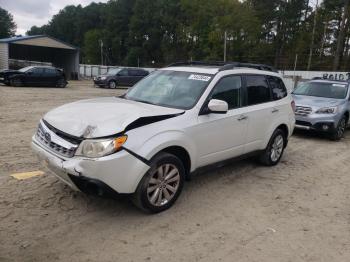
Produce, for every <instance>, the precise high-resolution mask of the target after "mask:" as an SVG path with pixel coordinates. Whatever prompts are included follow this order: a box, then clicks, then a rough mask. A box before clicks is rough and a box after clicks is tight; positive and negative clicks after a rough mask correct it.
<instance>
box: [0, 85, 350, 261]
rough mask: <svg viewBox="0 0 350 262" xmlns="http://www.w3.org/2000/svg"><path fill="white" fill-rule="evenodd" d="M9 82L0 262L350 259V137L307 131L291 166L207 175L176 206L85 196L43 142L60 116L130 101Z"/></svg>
mask: <svg viewBox="0 0 350 262" xmlns="http://www.w3.org/2000/svg"><path fill="white" fill-rule="evenodd" d="M121 92H124V91H121V90H106V89H96V88H93V87H92V86H91V84H89V83H88V82H72V83H70V85H69V87H68V88H67V89H49V88H12V87H5V86H0V137H1V140H0V261H1V262H3V261H21V262H22V261H24V262H26V261H167V262H170V261H256V262H271V261H278V262H280V261H281V262H284V261H285V262H298V261H317V262H320V261H327V262H329V261H332V262H334V261H344V262H345V261H350V201H349V200H350V190H349V188H350V172H349V169H350V132H349V131H348V134H347V135H348V138H346V139H343V140H342V141H341V142H331V141H329V140H327V139H326V138H323V137H320V136H316V135H312V134H305V133H298V134H296V135H294V136H293V137H292V139H291V141H290V144H289V147H288V148H287V151H286V154H285V155H284V157H283V160H282V162H281V164H280V165H278V166H276V167H273V168H266V167H261V166H258V165H257V164H255V163H254V162H253V161H251V160H245V161H240V162H235V163H232V164H231V165H229V166H226V167H222V168H219V169H217V170H213V171H210V172H207V173H204V174H200V175H198V176H196V177H195V178H194V179H193V181H191V182H189V183H187V184H186V185H185V188H184V191H183V194H182V196H181V197H180V198H179V200H178V202H177V203H176V205H175V206H174V207H173V208H172V209H170V210H169V211H167V212H165V213H162V214H158V215H146V214H144V213H140V212H139V211H138V210H137V209H136V208H134V207H133V206H132V205H131V204H130V203H129V201H128V199H127V198H122V197H121V198H120V199H102V198H97V197H92V196H86V195H84V194H82V193H77V192H73V191H72V190H70V189H69V188H68V187H67V186H65V185H63V184H62V183H60V182H58V181H57V180H56V178H54V177H53V176H52V175H50V174H48V173H45V175H43V176H39V177H36V178H31V179H27V180H24V181H18V180H15V179H13V178H11V177H10V176H9V175H10V174H13V173H16V172H28V171H36V170H43V169H41V167H40V166H39V164H38V163H37V160H36V158H35V156H34V155H33V153H32V152H31V149H30V139H31V135H32V134H33V133H34V131H35V128H36V126H37V123H38V120H39V119H40V117H41V116H42V115H43V114H44V113H45V112H47V111H48V110H50V109H52V108H54V107H56V106H58V105H61V104H64V103H67V102H70V101H75V100H78V99H82V98H90V97H97V96H110V95H115V94H120V93H121Z"/></svg>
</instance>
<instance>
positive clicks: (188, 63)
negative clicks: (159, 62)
mask: <svg viewBox="0 0 350 262" xmlns="http://www.w3.org/2000/svg"><path fill="white" fill-rule="evenodd" d="M225 64H226V63H225V62H220V61H218V62H215V61H214V62H206V61H182V62H176V63H173V64H170V65H168V66H167V67H174V66H220V67H221V66H224V65H225Z"/></svg>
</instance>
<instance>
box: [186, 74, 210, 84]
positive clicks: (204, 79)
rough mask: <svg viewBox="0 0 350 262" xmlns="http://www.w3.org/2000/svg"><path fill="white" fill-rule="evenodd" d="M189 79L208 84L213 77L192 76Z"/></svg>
mask: <svg viewBox="0 0 350 262" xmlns="http://www.w3.org/2000/svg"><path fill="white" fill-rule="evenodd" d="M188 79H190V80H197V81H204V82H208V81H209V80H210V79H211V77H210V76H204V75H190V76H189V78H188Z"/></svg>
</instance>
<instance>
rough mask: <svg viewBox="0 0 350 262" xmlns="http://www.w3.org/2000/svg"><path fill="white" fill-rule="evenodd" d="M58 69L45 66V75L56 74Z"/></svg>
mask: <svg viewBox="0 0 350 262" xmlns="http://www.w3.org/2000/svg"><path fill="white" fill-rule="evenodd" d="M56 75H57V72H56V69H53V68H45V76H56Z"/></svg>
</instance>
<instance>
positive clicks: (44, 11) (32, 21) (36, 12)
mask: <svg viewBox="0 0 350 262" xmlns="http://www.w3.org/2000/svg"><path fill="white" fill-rule="evenodd" d="M91 2H104V3H105V2H107V0H95V1H93V0H0V7H1V8H3V9H6V10H7V11H9V12H10V13H11V14H12V15H13V18H14V20H15V22H16V24H17V34H18V35H24V34H25V33H26V32H27V31H28V30H29V29H30V28H31V27H32V26H33V25H36V26H42V25H44V24H46V23H47V22H48V21H49V20H50V19H51V18H52V16H53V15H55V14H57V13H58V12H59V11H60V10H61V9H63V8H64V7H65V6H66V5H78V4H81V5H82V6H86V5H88V4H90V3H91Z"/></svg>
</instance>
